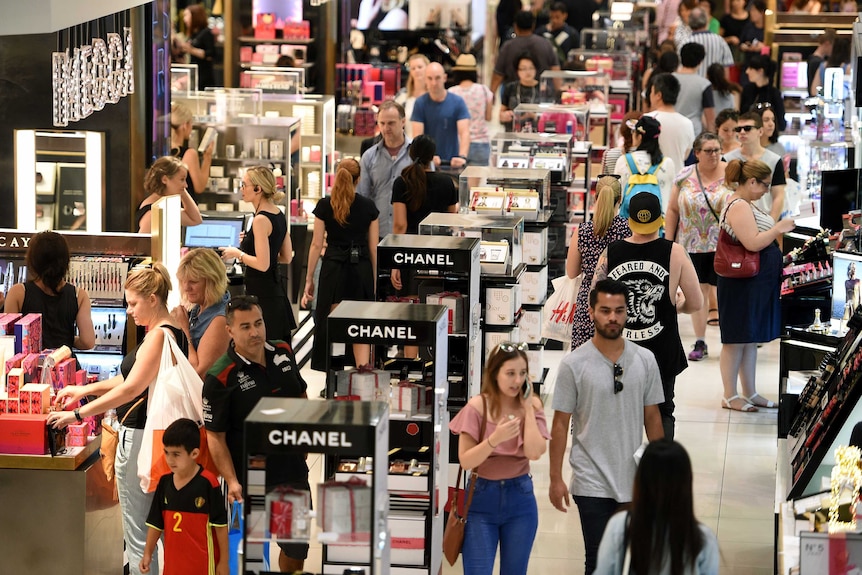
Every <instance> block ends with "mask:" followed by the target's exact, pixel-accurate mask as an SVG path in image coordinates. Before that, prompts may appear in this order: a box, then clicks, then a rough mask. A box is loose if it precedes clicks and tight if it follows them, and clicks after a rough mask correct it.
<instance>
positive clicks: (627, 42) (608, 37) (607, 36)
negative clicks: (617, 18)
mask: <svg viewBox="0 0 862 575" xmlns="http://www.w3.org/2000/svg"><path fill="white" fill-rule="evenodd" d="M648 42H649V32H648V31H647V30H646V29H644V28H584V29H582V30H581V48H586V49H588V50H597V51H609V52H629V53H632V52H637V51H638V49H639V48H640V47H642V46H646V45H647V43H648Z"/></svg>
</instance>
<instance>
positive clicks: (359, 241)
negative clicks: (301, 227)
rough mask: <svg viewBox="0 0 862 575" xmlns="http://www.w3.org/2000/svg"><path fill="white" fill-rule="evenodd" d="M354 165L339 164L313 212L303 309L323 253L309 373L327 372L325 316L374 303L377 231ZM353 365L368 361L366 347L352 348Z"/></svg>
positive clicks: (349, 162)
mask: <svg viewBox="0 0 862 575" xmlns="http://www.w3.org/2000/svg"><path fill="white" fill-rule="evenodd" d="M359 173H360V170H359V163H358V162H357V161H356V160H354V159H352V158H348V159H346V160H343V161H342V162H341V163H340V164H339V165H338V171H337V172H336V173H335V183H334V184H333V185H332V193H331V194H330V195H329V196H328V197H325V198H322V199H321V200H320V201H319V202H317V206H316V207H315V208H314V216H315V220H314V235H313V237H312V239H311V246H310V247H309V249H308V274H307V275H306V278H305V294H304V295H303V297H302V302H303V305H307V303H308V302H310V301H311V300H313V299H314V269H315V268H316V267H317V260H318V258H320V257H321V251H322V250H323V234H324V233H326V253H324V254H323V262H322V264H321V266H320V288H319V289H318V293H317V306H316V307H315V310H314V349H313V350H312V352H311V369H314V370H317V371H325V370H326V357H327V355H328V352H329V350H328V349H327V340H328V338H327V332H326V318H327V317H329V312H330V311H332V309H333V308H334V307H335V306H336V305H337V304H338V303H340V302H341V301H342V300H358V301H374V277H375V274H376V272H377V240H378V238H379V236H378V234H379V231H380V228H379V225H378V221H377V216H378V214H379V212H378V210H377V206H375V205H374V202H373V201H372V200H370V199H368V198H366V197H364V196H359V195H357V194H356V183H357V182H358V181H359ZM353 358H354V360H355V361H356V365H357V366H360V365H366V364H367V363H369V361H370V360H371V347H370V346H368V345H365V344H354V345H353Z"/></svg>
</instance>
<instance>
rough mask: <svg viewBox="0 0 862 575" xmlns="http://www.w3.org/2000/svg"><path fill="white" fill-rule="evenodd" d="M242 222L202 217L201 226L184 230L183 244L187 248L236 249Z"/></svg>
mask: <svg viewBox="0 0 862 575" xmlns="http://www.w3.org/2000/svg"><path fill="white" fill-rule="evenodd" d="M244 221H245V220H244V219H243V218H215V217H204V221H203V222H202V223H201V224H199V225H197V226H189V227H187V228H186V235H185V240H184V242H183V244H185V246H186V247H187V248H226V247H235V248H238V247H239V234H240V233H241V232H242V231H243V223H244Z"/></svg>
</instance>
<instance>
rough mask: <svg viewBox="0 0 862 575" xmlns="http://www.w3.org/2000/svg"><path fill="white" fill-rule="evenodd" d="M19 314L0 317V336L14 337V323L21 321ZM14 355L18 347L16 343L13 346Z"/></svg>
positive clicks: (7, 314) (6, 314)
mask: <svg viewBox="0 0 862 575" xmlns="http://www.w3.org/2000/svg"><path fill="white" fill-rule="evenodd" d="M21 317H22V316H21V314H20V313H4V314H3V315H2V316H0V335H15V327H14V326H15V322H16V321H18V320H19V319H21ZM15 351H16V353H17V352H18V351H19V350H18V345H17V342H16V345H15Z"/></svg>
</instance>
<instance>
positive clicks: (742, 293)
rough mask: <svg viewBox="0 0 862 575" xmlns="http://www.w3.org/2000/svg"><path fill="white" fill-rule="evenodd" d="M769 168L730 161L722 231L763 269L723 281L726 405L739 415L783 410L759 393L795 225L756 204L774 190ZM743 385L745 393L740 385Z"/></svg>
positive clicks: (720, 308)
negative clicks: (760, 348) (784, 243)
mask: <svg viewBox="0 0 862 575" xmlns="http://www.w3.org/2000/svg"><path fill="white" fill-rule="evenodd" d="M771 174H772V169H771V168H770V166H768V165H767V164H765V163H764V162H761V161H759V160H751V161H746V162H744V161H742V160H732V161H730V162H728V164H727V169H726V170H725V176H724V177H725V181H726V182H727V183H728V185H729V186H731V187H732V188H733V189H734V192H733V195H731V196H730V198H728V200H727V206H726V207H725V209H724V212H723V213H722V214H721V228H722V229H723V230H724V231H725V232H726V233H728V234H730V236H731V238H733V239H734V240H736V241H738V242H740V243H741V244H742V245H743V246H745V249H747V250H748V251H751V252H759V253H760V271H759V272H758V274H757V275H756V276H754V277H751V278H725V277H721V276H719V277H718V317H719V326H720V328H721V343H722V348H721V360H720V366H721V381H722V384H723V386H724V397H723V398H722V400H721V406H722V407H723V408H725V409H732V410H734V411H745V412H751V411H757V409H758V408H759V407H766V408H772V407H778V406H777V405H776V404H775V403H773V402H772V401H770V400H768V399H765V398H764V397H762V396H761V395H760V394H758V393H757V386H756V385H755V376H756V374H757V344H759V343H766V342H769V341H772V340H773V339H775V338H777V337H778V336H779V335H781V302H780V300H779V296H780V286H781V273H782V256H781V250H780V249H779V248H778V240H779V239H780V238H781V237H782V236H783V235H784V234H785V233H787V232H789V231H791V230H792V229H793V228H794V227H796V224H795V223H794V222H793V220H792V219H789V218H788V219H783V220H779V221H778V222H776V220H775V219H773V218H772V217H771V216H770V215H769V213H768V212H766V211H765V210H762V209H760V208H759V207H758V206H757V201H758V200H759V199H760V198H761V197H763V196H764V195H766V194H767V193H768V192H769V186H770V184H769V181H770V180H769V178H770V176H771ZM739 383H741V384H742V395H740V394H739V392H738V384H739Z"/></svg>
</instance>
